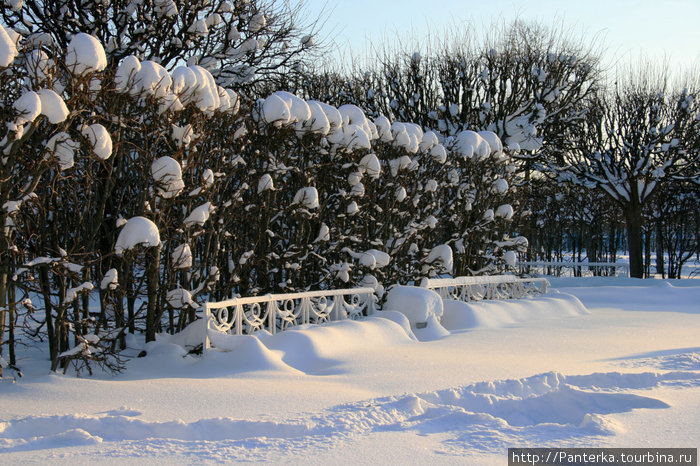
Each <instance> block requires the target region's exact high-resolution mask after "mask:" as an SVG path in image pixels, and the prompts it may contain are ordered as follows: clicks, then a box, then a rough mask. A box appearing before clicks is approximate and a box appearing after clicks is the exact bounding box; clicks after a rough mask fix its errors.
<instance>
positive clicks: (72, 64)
mask: <svg viewBox="0 0 700 466" xmlns="http://www.w3.org/2000/svg"><path fill="white" fill-rule="evenodd" d="M66 66H67V67H68V69H69V70H71V71H72V72H73V73H74V74H76V75H83V74H87V73H94V72H97V71H102V70H104V69H105V68H106V67H107V56H106V55H105V50H104V48H103V47H102V44H100V41H98V40H97V39H96V38H95V37H93V36H91V35H89V34H85V33H82V32H79V33H78V34H75V35H74V36H73V37H72V38H71V41H70V43H69V44H68V48H67V49H66Z"/></svg>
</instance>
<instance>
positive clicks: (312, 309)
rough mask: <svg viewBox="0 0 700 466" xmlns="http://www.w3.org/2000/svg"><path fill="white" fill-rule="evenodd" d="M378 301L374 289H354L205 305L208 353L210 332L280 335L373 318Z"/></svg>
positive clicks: (269, 295)
mask: <svg viewBox="0 0 700 466" xmlns="http://www.w3.org/2000/svg"><path fill="white" fill-rule="evenodd" d="M376 301H377V298H376V296H375V294H374V289H373V288H353V289H347V290H327V291H307V292H302V293H291V294H268V295H264V296H253V297H246V298H232V299H228V300H226V301H219V302H211V303H204V305H203V306H202V311H203V316H204V319H205V320H204V341H203V343H204V350H206V349H208V348H209V346H210V341H209V330H210V329H211V330H216V331H219V332H224V333H231V334H234V335H242V334H250V333H254V332H256V331H259V330H263V329H264V330H267V331H269V332H270V333H277V332H278V331H282V330H285V329H287V328H290V327H294V326H297V325H303V324H322V323H324V322H329V321H331V320H341V319H359V318H360V317H362V316H365V315H372V314H374V312H375V305H376Z"/></svg>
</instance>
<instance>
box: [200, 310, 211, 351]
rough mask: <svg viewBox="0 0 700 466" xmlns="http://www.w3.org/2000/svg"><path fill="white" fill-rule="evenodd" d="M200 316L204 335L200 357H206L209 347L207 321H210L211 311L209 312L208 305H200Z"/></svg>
mask: <svg viewBox="0 0 700 466" xmlns="http://www.w3.org/2000/svg"><path fill="white" fill-rule="evenodd" d="M202 316H203V318H204V325H202V328H203V332H204V335H202V356H206V355H207V351H208V350H209V347H210V346H211V342H210V341H209V320H210V319H211V311H209V303H204V304H202Z"/></svg>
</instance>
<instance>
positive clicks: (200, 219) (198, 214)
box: [183, 202, 214, 227]
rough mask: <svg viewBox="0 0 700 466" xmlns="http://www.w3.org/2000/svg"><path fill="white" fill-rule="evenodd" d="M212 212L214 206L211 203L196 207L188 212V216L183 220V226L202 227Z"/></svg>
mask: <svg viewBox="0 0 700 466" xmlns="http://www.w3.org/2000/svg"><path fill="white" fill-rule="evenodd" d="M213 211H214V206H213V205H212V203H211V202H205V203H204V204H202V205H200V206H198V207H196V208H195V209H193V210H192V212H190V214H189V215H188V216H187V217H186V218H185V220H184V221H183V223H184V224H185V226H191V225H197V226H200V227H201V226H204V224H205V223H207V220H209V215H210V214H211V213H212V212H213Z"/></svg>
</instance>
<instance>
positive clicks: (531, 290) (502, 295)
mask: <svg viewBox="0 0 700 466" xmlns="http://www.w3.org/2000/svg"><path fill="white" fill-rule="evenodd" d="M420 286H422V287H423V288H428V289H431V290H434V291H435V292H436V293H438V294H439V295H440V296H441V297H442V299H456V300H458V301H480V300H482V299H519V298H524V297H525V296H529V295H534V294H544V293H546V292H547V288H548V287H549V282H548V281H547V279H545V278H518V277H515V276H512V275H491V276H484V277H456V278H430V279H428V278H424V279H423V281H422V282H421V285H420Z"/></svg>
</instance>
